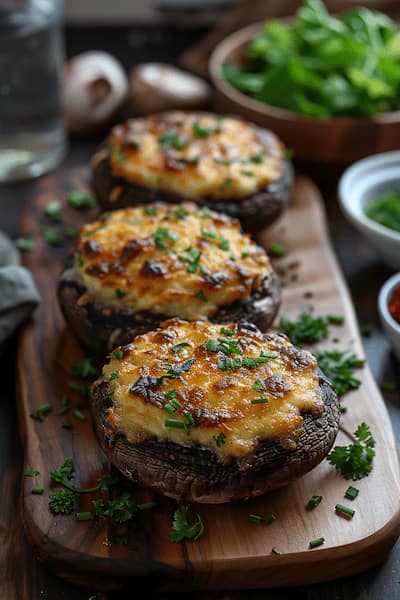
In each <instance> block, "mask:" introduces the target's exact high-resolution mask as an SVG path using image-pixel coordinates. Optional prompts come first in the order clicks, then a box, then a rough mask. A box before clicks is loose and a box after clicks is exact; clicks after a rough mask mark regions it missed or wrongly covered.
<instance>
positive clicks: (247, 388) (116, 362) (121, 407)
mask: <svg viewBox="0 0 400 600" xmlns="http://www.w3.org/2000/svg"><path fill="white" fill-rule="evenodd" d="M162 327H163V328H162V329H159V330H157V331H152V332H149V333H147V334H145V335H141V336H138V337H136V338H135V339H134V340H133V342H132V343H131V344H129V345H127V346H124V347H122V348H118V349H117V350H116V351H114V352H113V353H111V355H110V362H109V363H108V364H107V365H106V366H105V367H104V368H103V377H104V379H105V380H106V381H107V382H108V386H109V391H110V394H111V397H112V406H111V408H110V409H108V415H107V422H108V425H109V427H110V431H117V430H118V431H121V432H122V433H124V434H125V435H126V437H127V439H128V440H129V441H130V442H132V443H140V441H142V440H146V439H149V438H157V439H160V440H172V441H173V442H176V443H178V444H182V445H193V444H200V445H203V446H206V447H209V448H214V449H215V450H216V451H217V452H219V453H220V454H221V455H222V456H230V455H231V456H232V455H234V456H246V455H251V454H252V453H254V450H255V449H256V446H257V444H258V443H259V442H260V441H262V440H276V441H280V443H281V444H282V445H283V446H285V447H286V448H291V449H294V448H295V447H296V440H297V438H298V436H299V435H300V433H301V431H302V422H303V417H302V415H301V413H303V412H311V413H312V414H313V416H319V415H321V414H322V412H323V401H322V397H321V392H320V387H319V378H318V375H317V374H316V373H315V369H316V367H317V363H316V360H315V358H314V357H313V355H312V354H311V353H310V352H308V351H306V350H299V349H296V348H294V347H293V346H292V345H291V343H290V342H289V340H288V338H287V337H286V336H284V335H283V334H276V333H269V334H262V333H261V332H259V331H258V330H253V329H250V328H246V327H245V326H244V325H241V326H237V325H230V326H221V325H215V324H210V323H207V322H203V321H196V322H191V323H188V322H185V321H181V320H178V319H173V320H169V321H167V322H165V323H163V326H162Z"/></svg>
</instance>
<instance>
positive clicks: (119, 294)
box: [115, 288, 125, 298]
mask: <svg viewBox="0 0 400 600" xmlns="http://www.w3.org/2000/svg"><path fill="white" fill-rule="evenodd" d="M115 295H116V296H117V298H123V297H124V296H125V292H124V290H120V289H119V288H117V289H116V290H115Z"/></svg>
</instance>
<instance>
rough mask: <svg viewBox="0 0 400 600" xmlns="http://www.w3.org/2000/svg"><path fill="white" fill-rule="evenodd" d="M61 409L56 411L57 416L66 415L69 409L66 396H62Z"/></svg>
mask: <svg viewBox="0 0 400 600" xmlns="http://www.w3.org/2000/svg"><path fill="white" fill-rule="evenodd" d="M61 404H62V406H61V408H60V409H59V411H58V414H59V415H66V414H67V413H68V412H69V411H70V409H71V402H70V399H69V397H68V395H67V394H64V395H63V397H62V398H61Z"/></svg>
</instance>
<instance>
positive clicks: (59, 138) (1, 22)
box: [0, 0, 66, 182]
mask: <svg viewBox="0 0 400 600" xmlns="http://www.w3.org/2000/svg"><path fill="white" fill-rule="evenodd" d="M62 16H63V2H62V0H0V182H7V181H17V180H21V179H26V178H30V177H37V176H38V175H41V174H42V173H45V172H46V171H48V170H49V169H51V168H53V167H55V166H56V165H58V164H59V162H60V161H61V160H62V158H63V156H64V154H65V149H66V134H65V124H64V120H63V112H62V79H63V64H64V46H63V22H62Z"/></svg>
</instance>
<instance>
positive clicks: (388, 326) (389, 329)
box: [378, 273, 400, 360]
mask: <svg viewBox="0 0 400 600" xmlns="http://www.w3.org/2000/svg"><path fill="white" fill-rule="evenodd" d="M399 285H400V273H396V274H395V275H392V277H390V278H389V279H388V280H387V281H386V282H385V283H384V284H383V286H382V288H381V290H380V292H379V295H378V311H379V317H380V319H381V323H382V327H383V330H384V332H385V334H386V336H387V338H388V339H389V340H390V342H391V343H392V348H393V352H394V353H395V355H396V356H397V358H398V359H399V360H400V323H398V322H397V321H395V319H393V317H392V315H391V314H390V312H389V308H388V302H389V300H390V298H391V297H392V294H393V292H394V290H395V288H396V287H397V286H399Z"/></svg>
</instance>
